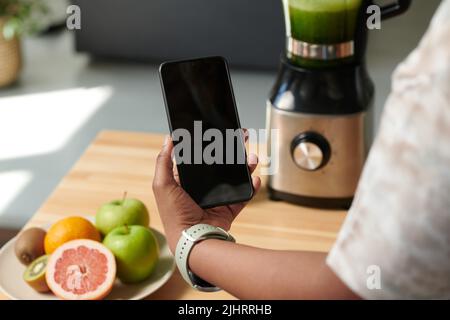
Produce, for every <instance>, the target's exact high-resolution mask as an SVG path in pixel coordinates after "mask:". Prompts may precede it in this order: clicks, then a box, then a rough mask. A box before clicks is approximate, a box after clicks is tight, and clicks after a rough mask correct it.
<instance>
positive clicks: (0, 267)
mask: <svg viewBox="0 0 450 320" xmlns="http://www.w3.org/2000/svg"><path fill="white" fill-rule="evenodd" d="M152 231H153V233H154V234H155V236H156V239H157V240H158V244H159V249H160V255H159V261H158V264H157V265H156V267H155V270H154V271H153V273H152V275H151V276H150V277H149V278H148V279H147V280H145V281H144V282H141V283H138V284H133V285H128V284H127V285H125V284H122V283H121V282H120V281H119V280H116V282H115V284H114V287H113V289H112V291H111V293H110V294H109V295H108V296H107V297H106V299H108V300H139V299H143V298H145V297H147V296H148V295H150V294H152V293H153V292H155V291H156V290H158V289H159V288H161V287H162V286H163V285H164V284H165V283H166V282H167V281H168V280H169V279H170V277H171V276H172V274H173V272H174V270H175V260H174V259H173V256H172V254H171V253H170V250H169V246H168V245H167V241H166V238H165V237H164V235H163V234H161V233H160V232H159V231H157V230H155V229H152ZM15 241H16V238H14V239H11V240H10V241H9V242H8V243H7V244H5V245H4V246H3V247H2V248H1V250H0V291H1V292H2V293H3V294H5V295H6V296H8V297H9V298H11V299H15V300H57V299H58V298H57V297H56V296H54V295H53V294H51V293H46V294H43V293H38V292H36V291H34V290H33V289H32V288H31V287H29V286H28V285H27V284H26V283H25V281H23V280H22V275H23V273H24V271H25V266H24V265H22V264H21V263H20V262H19V260H17V258H16V255H15V253H14V243H15Z"/></svg>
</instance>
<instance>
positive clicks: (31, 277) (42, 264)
mask: <svg viewBox="0 0 450 320" xmlns="http://www.w3.org/2000/svg"><path fill="white" fill-rule="evenodd" d="M47 263H48V256H42V257H39V258H37V259H36V260H34V261H33V262H32V263H31V264H30V265H29V266H28V267H27V269H26V270H25V272H24V274H23V280H25V282H26V283H28V285H29V286H30V287H32V288H33V289H34V290H36V291H37V292H48V291H50V289H49V287H48V286H47V282H46V281H45V271H46V270H47Z"/></svg>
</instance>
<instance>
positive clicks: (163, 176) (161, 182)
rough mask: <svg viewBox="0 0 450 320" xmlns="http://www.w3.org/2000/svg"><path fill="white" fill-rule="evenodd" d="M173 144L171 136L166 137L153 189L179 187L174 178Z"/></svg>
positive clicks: (158, 161)
mask: <svg viewBox="0 0 450 320" xmlns="http://www.w3.org/2000/svg"><path fill="white" fill-rule="evenodd" d="M172 151H173V142H172V139H171V138H170V136H166V138H165V140H164V145H163V147H162V150H161V151H160V153H159V155H158V158H157V159H156V170H155V177H154V179H153V189H161V188H165V187H167V186H171V185H177V183H176V181H175V178H174V176H173V161H172Z"/></svg>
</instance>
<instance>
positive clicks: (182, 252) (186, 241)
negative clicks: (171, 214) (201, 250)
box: [175, 224, 235, 292]
mask: <svg viewBox="0 0 450 320" xmlns="http://www.w3.org/2000/svg"><path fill="white" fill-rule="evenodd" d="M206 239H219V240H225V241H232V242H235V239H234V238H233V237H232V236H231V235H230V234H229V233H228V232H226V231H225V230H223V229H221V228H218V227H214V226H211V225H209V224H197V225H195V226H192V227H190V228H189V229H186V230H184V231H183V232H182V235H181V237H180V240H179V241H178V244H177V248H176V250H175V261H176V262H177V266H178V269H179V270H180V273H181V275H182V276H183V278H184V280H185V281H186V282H187V283H189V284H190V285H191V286H192V287H193V288H194V289H197V290H200V291H207V292H214V291H218V290H220V288H218V287H215V286H213V285H211V284H209V283H207V282H206V281H204V280H202V279H200V278H199V277H197V276H196V275H195V274H193V273H192V272H191V271H190V270H189V254H190V253H191V250H192V248H193V247H194V245H195V244H196V243H198V242H200V241H202V240H206Z"/></svg>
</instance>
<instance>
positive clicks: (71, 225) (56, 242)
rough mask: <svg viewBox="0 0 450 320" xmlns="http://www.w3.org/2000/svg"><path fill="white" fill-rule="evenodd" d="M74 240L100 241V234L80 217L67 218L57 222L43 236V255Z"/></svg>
mask: <svg viewBox="0 0 450 320" xmlns="http://www.w3.org/2000/svg"><path fill="white" fill-rule="evenodd" d="M76 239H90V240H94V241H100V240H101V239H100V233H99V232H98V231H97V229H96V228H95V226H94V225H93V224H92V223H91V222H90V221H88V220H86V219H84V218H81V217H69V218H65V219H62V220H59V221H58V222H56V223H55V224H54V225H52V226H51V228H50V229H49V230H48V232H47V235H46V236H45V241H44V246H45V253H46V254H51V253H53V252H54V251H55V250H56V249H57V248H58V247H59V246H61V245H62V244H64V243H66V242H68V241H71V240H76Z"/></svg>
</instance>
